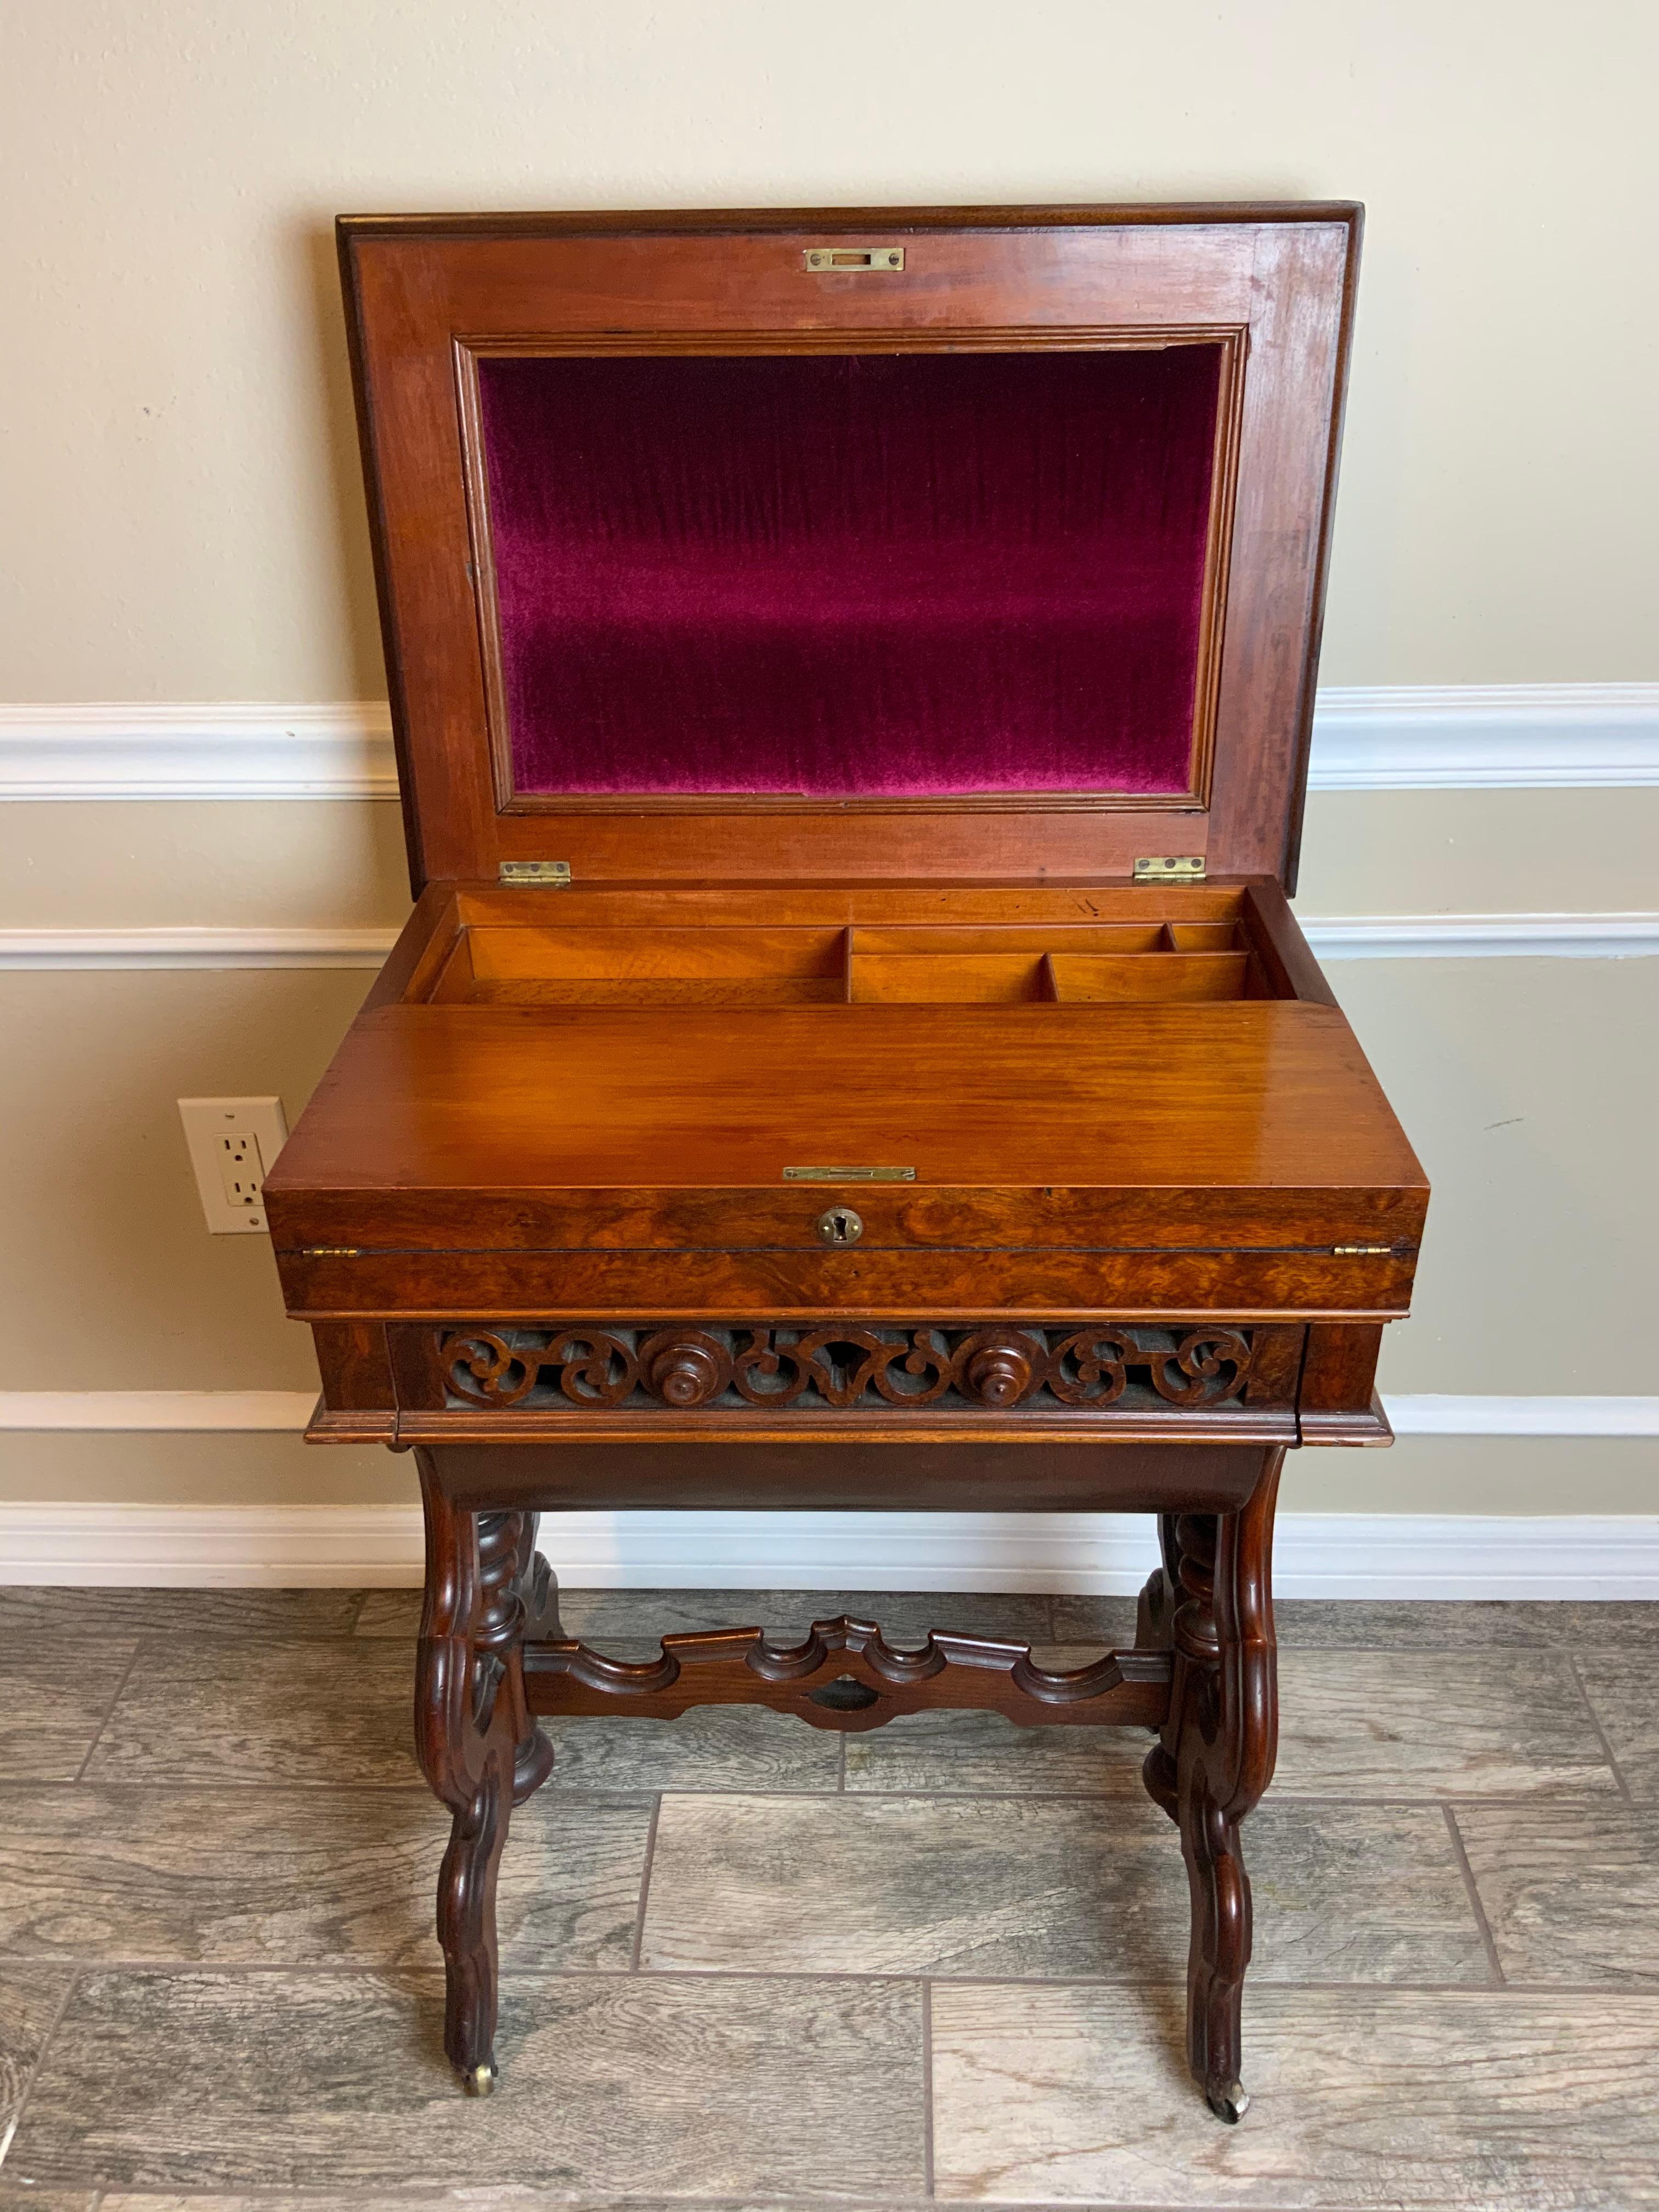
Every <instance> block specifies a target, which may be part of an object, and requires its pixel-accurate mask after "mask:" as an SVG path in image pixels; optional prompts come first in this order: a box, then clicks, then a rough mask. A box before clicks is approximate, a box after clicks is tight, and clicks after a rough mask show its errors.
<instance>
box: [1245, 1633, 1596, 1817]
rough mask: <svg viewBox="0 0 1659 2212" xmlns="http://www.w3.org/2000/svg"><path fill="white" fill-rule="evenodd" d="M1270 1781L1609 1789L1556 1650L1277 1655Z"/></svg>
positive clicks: (1573, 1684) (1520, 1791) (1397, 1793)
mask: <svg viewBox="0 0 1659 2212" xmlns="http://www.w3.org/2000/svg"><path fill="white" fill-rule="evenodd" d="M1617 1786H1618V1785H1617V1783H1616V1781H1615V1779H1614V1777H1613V1770H1612V1768H1611V1767H1610V1766H1609V1765H1607V1759H1606V1757H1605V1756H1604V1754H1603V1753H1602V1751H1601V1746H1600V1745H1599V1743H1598V1742H1597V1741H1596V1737H1595V1728H1594V1725H1593V1723H1592V1721H1591V1718H1590V1714H1589V1708H1588V1706H1587V1705H1585V1702H1584V1699H1583V1692H1581V1691H1580V1689H1579V1687H1578V1685H1577V1681H1576V1680H1574V1678H1573V1673H1572V1668H1571V1664H1570V1662H1569V1661H1568V1659H1567V1656H1566V1655H1565V1652H1556V1651H1523V1650H1517V1651H1490V1652H1469V1651H1466V1652H1462V1653H1460V1654H1459V1655H1458V1656H1456V1658H1455V1659H1449V1658H1446V1657H1443V1656H1440V1655H1437V1654H1436V1653H1432V1652H1421V1651H1302V1650H1281V1651H1280V1653H1279V1766H1278V1771H1277V1775H1276V1777H1275V1779H1274V1783H1273V1787H1274V1789H1275V1790H1278V1791H1280V1792H1284V1791H1286V1790H1291V1791H1296V1790H1300V1791H1302V1792H1304V1794H1306V1795H1309V1796H1326V1795H1328V1796H1338V1797H1384V1798H1389V1797H1391V1798H1414V1797H1439V1796H1451V1797H1456V1796H1524V1795H1528V1794H1530V1793H1531V1792H1533V1791H1534V1790H1595V1791H1605V1792H1607V1794H1608V1795H1609V1796H1611V1795H1612V1794H1613V1792H1614V1791H1615V1790H1616V1789H1617Z"/></svg>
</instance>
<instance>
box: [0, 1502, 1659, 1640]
mask: <svg viewBox="0 0 1659 2212" xmlns="http://www.w3.org/2000/svg"><path fill="white" fill-rule="evenodd" d="M542 1545H543V1549H544V1551H546V1552H547V1553H549V1554H550V1556H551V1557H552V1559H554V1561H555V1564H556V1567H557V1570H558V1572H559V1575H560V1577H561V1579H562V1581H564V1582H565V1583H568V1584H569V1585H570V1586H571V1587H573V1588H576V1589H582V1588H588V1589H822V1590H834V1589H870V1590H880V1589H941V1590H1010V1589H1013V1590H1063V1591H1076V1592H1085V1593H1087V1592H1098V1593H1103V1594H1109V1595H1110V1594H1116V1595H1127V1594H1128V1593H1130V1592H1132V1591H1134V1590H1136V1589H1139V1587H1140V1584H1141V1583H1142V1582H1144V1581H1145V1579H1146V1574H1147V1571H1148V1570H1149V1568H1150V1567H1151V1566H1152V1565H1153V1563H1154V1561H1155V1559H1156V1557H1157V1553H1156V1536H1155V1524H1154V1523H1153V1522H1152V1519H1151V1518H1150V1517H1149V1516H1144V1515H1113V1514H1014V1513H1006V1514H992V1513H982V1514H971V1513H964V1514H956V1515H949V1516H947V1515H939V1514H918V1513H863V1514H858V1513H847V1514H825V1513H797V1514H782V1513H771V1514H769V1513H755V1514H737V1513H707V1514H685V1515H677V1514H668V1513H622V1514H605V1513H563V1514H560V1515H558V1516H551V1515H550V1516H546V1517H544V1521H543V1523H542ZM421 1565H422V1539H421V1516H420V1513H419V1510H418V1509H417V1508H416V1507H414V1506H412V1505H410V1506H404V1505H380V1506H332V1505H295V1506H283V1507H270V1506H264V1507H222V1508H211V1509H204V1508H197V1507H189V1506H166V1505H153V1506H133V1505H118V1504H106V1505H6V1504H0V1583H73V1584H80V1585H96V1586H101V1587H110V1588H143V1587H146V1586H157V1585H167V1586H174V1587H179V1586H183V1587H199V1588H215V1587H219V1588H276V1589H280V1588H283V1587H294V1588H317V1587H321V1586H324V1585H331V1586H334V1587H356V1588H372V1587H377V1586H378V1587H388V1586H402V1585H409V1584H414V1583H418V1582H419V1581H420V1579H421ZM1274 1584H1275V1587H1276V1589H1277V1590H1278V1592H1279V1595H1280V1596H1281V1597H1369V1598H1401V1597H1405V1598H1411V1597H1417V1598H1425V1597H1443V1598H1505V1597H1506V1598H1525V1597H1534V1598H1620V1597H1622V1598H1649V1599H1659V1515H1656V1516H1637V1515H1629V1516H1583V1517H1575V1516H1565V1515H1563V1516H1559V1517H1556V1516H1551V1517H1547V1518H1531V1517H1524V1516H1519V1515H1516V1516H1505V1515H1498V1514H1492V1515H1461V1514H1407V1513H1401V1514H1388V1513H1285V1514H1283V1515H1281V1516H1280V1517H1279V1532H1278V1539H1277V1542H1276V1545H1275V1559H1274ZM940 1626H948V1624H947V1623H945V1622H941V1623H940Z"/></svg>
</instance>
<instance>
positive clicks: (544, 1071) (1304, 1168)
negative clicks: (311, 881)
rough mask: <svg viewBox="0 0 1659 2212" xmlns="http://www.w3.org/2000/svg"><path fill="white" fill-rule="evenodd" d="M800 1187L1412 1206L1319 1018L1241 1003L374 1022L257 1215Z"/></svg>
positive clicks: (1418, 1181) (461, 1016) (503, 1012)
mask: <svg viewBox="0 0 1659 2212" xmlns="http://www.w3.org/2000/svg"><path fill="white" fill-rule="evenodd" d="M820 1163H837V1164H841V1163H850V1164H868V1165H902V1166H908V1167H914V1168H915V1180H916V1184H917V1185H919V1186H920V1185H935V1186H937V1185H950V1186H952V1187H957V1188H962V1187H981V1188H985V1187H998V1188H1024V1189H1030V1188H1034V1187H1037V1188H1040V1187H1042V1186H1044V1185H1048V1184H1054V1185H1064V1186H1067V1187H1070V1188H1078V1187H1079V1186H1089V1187H1096V1188H1139V1189H1146V1188H1170V1189H1185V1190H1191V1189H1194V1188H1214V1189H1228V1188H1231V1189H1252V1190H1263V1189H1273V1188H1299V1189H1309V1188H1329V1189H1333V1190H1334V1189H1347V1190H1353V1189H1384V1188H1390V1189H1397V1190H1401V1191H1402V1192H1403V1191H1412V1192H1422V1193H1426V1187H1427V1186H1426V1179H1425V1176H1424V1174H1423V1170H1422V1169H1421V1168H1420V1167H1419V1164H1418V1162H1417V1160H1416V1158H1415V1157H1414V1155H1413V1152H1412V1150H1411V1147H1410V1146H1409V1145H1408V1144H1407V1141H1406V1139H1405V1135H1404V1133H1403V1132H1402V1131H1401V1127H1400V1125H1399V1123H1398V1122H1397V1121H1395V1117H1394V1115H1393V1113H1392V1111H1391V1110H1390V1109H1389V1103H1388V1101H1387V1100H1386V1098H1385V1097H1383V1091H1382V1090H1381V1088H1380V1086H1379V1085H1378V1084H1377V1082H1376V1078H1375V1076H1373V1074H1372V1073H1371V1072H1370V1067H1369V1066H1368V1065H1367V1063H1366V1061H1365V1059H1364V1054H1362V1053H1361V1051H1360V1049H1359V1046H1358V1042H1357V1041H1356V1039H1355V1038H1354V1036H1353V1034H1352V1030H1350V1029H1349V1027H1348V1024H1347V1023H1346V1020H1345V1019H1344V1018H1343V1017H1342V1015H1341V1014H1340V1012H1338V1011H1336V1010H1335V1009H1334V1008H1332V1007H1328V1006H1310V1005H1306V1004H1300V1003H1296V1002H1286V1001H1280V1000H1250V1001H1247V1002H1243V1003H1238V1004H1223V1005H1216V1006H1201V1007H1194V1006H1146V1007H1133V1008H1111V1009H1101V1008H1094V1007H1077V1008H1073V1007H1068V1006H994V1007H991V1006H810V1007H760V1008H734V1007H720V1008H711V1009H696V1010H693V1009H685V1010H679V1009H674V1010H665V1009H662V1008H651V1009H635V1008H589V1007H580V1008H569V1009H565V1008H558V1009H543V1008H536V1009H526V1008H514V1007H447V1006H386V1007H381V1008H380V1009H378V1010H376V1011H374V1012H370V1013H368V1014H367V1015H365V1016H364V1017H363V1018H362V1019H361V1020H360V1021H359V1023H358V1024H357V1025H356V1028H355V1029H354V1030H353V1032H352V1033H351V1035H350V1036H349V1038H348V1039H347V1041H346V1043H345V1044H344V1046H343V1048H342V1050H341V1052H340V1054H339V1055H338V1056H337V1059H336V1060H335V1062H334V1065H333V1066H332V1067H331V1070H330V1072H329V1073H328V1075H327V1076H326V1077H325V1079H324V1081H323V1083H322V1085H320V1086H319V1090H318V1092H317V1094H316V1097H314V1099H313V1102H312V1103H311V1105H310V1106H309V1107H308V1108H307V1110H306V1113H305V1114H304V1115H303V1116H302V1117H301V1121H300V1123H299V1126H298V1127H297V1128H296V1129H295V1132H294V1134H293V1136H292V1137H291V1138H290V1139H289V1143H288V1145H287V1146H286V1147H285V1148H284V1150H283V1155H282V1158H281V1159H280V1160H279V1162H278V1163H277V1164H276V1167H275V1169H274V1170H272V1172H271V1174H270V1176H269V1177H268V1179H267V1183H266V1189H267V1194H268V1195H269V1196H270V1198H271V1199H272V1200H273V1201H276V1202H277V1203H278V1204H280V1202H281V1200H282V1199H283V1196H284V1195H285V1194H298V1193H301V1192H307V1191H310V1192H316V1191H322V1190H330V1191H342V1192H343V1191H363V1192H371V1191H375V1192H378V1191H389V1190H397V1191H401V1192H406V1193H410V1194H414V1193H417V1192H421V1191H435V1192H436V1191H457V1190H473V1191H508V1190H523V1191H532V1190H542V1191H545V1190H552V1189H575V1188H640V1187H641V1186H643V1185H650V1186H652V1187H654V1188H661V1189H687V1190H694V1189H714V1188H734V1187H738V1188H740V1187H754V1186H765V1185H771V1186H778V1185H779V1184H780V1182H781V1176H782V1172H783V1170H784V1168H785V1167H786V1166H790V1165H805V1164H820Z"/></svg>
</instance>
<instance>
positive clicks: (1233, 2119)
mask: <svg viewBox="0 0 1659 2212" xmlns="http://www.w3.org/2000/svg"><path fill="white" fill-rule="evenodd" d="M1204 2096H1205V2101H1206V2103H1207V2104H1208V2106H1209V2107H1210V2110H1211V2111H1212V2112H1213V2113H1214V2114H1215V2116H1216V2118H1217V2119H1218V2120H1225V2122H1226V2123H1227V2125H1228V2126H1229V2127H1230V2128H1236V2127H1237V2125H1238V2124H1239V2122H1240V2121H1241V2120H1242V2119H1243V2117H1244V2115H1245V2113H1246V2112H1249V2109H1250V2100H1249V2097H1248V2096H1247V2095H1246V2094H1245V2091H1244V2085H1243V2082H1242V2081H1229V2082H1228V2084H1227V2086H1226V2087H1225V2089H1206V2091H1205V2093H1204Z"/></svg>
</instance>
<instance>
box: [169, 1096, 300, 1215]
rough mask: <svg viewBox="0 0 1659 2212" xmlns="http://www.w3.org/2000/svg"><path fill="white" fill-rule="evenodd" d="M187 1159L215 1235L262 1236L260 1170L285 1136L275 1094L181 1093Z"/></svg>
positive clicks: (284, 1122) (262, 1174)
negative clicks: (201, 1095) (188, 1095)
mask: <svg viewBox="0 0 1659 2212" xmlns="http://www.w3.org/2000/svg"><path fill="white" fill-rule="evenodd" d="M179 1120H180V1121H182V1122H183V1123H184V1125H185V1144H186V1145H188V1146H189V1147H190V1164H191V1167H192V1168H194V1169H195V1170H196V1188H197V1190H198V1191H199V1192H200V1193H201V1197H202V1212H204V1214H205V1215H206V1217H207V1225H208V1227H209V1228H210V1230H211V1231H212V1232H213V1234H214V1235H215V1236H216V1237H238V1236H241V1237H246V1236H256V1237H257V1236H262V1235H263V1234H264V1227H265V1194H264V1181H265V1170H267V1169H268V1168H269V1167H270V1165H271V1164H272V1163H273V1162H274V1161H275V1159H276V1155H277V1153H278V1152H281V1151H282V1149H283V1146H284V1145H285V1144H286V1143H287V1141H288V1122H287V1120H286V1118H285V1117H284V1115H283V1102H282V1100H281V1099H280V1098H181V1099H180V1100H179Z"/></svg>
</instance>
